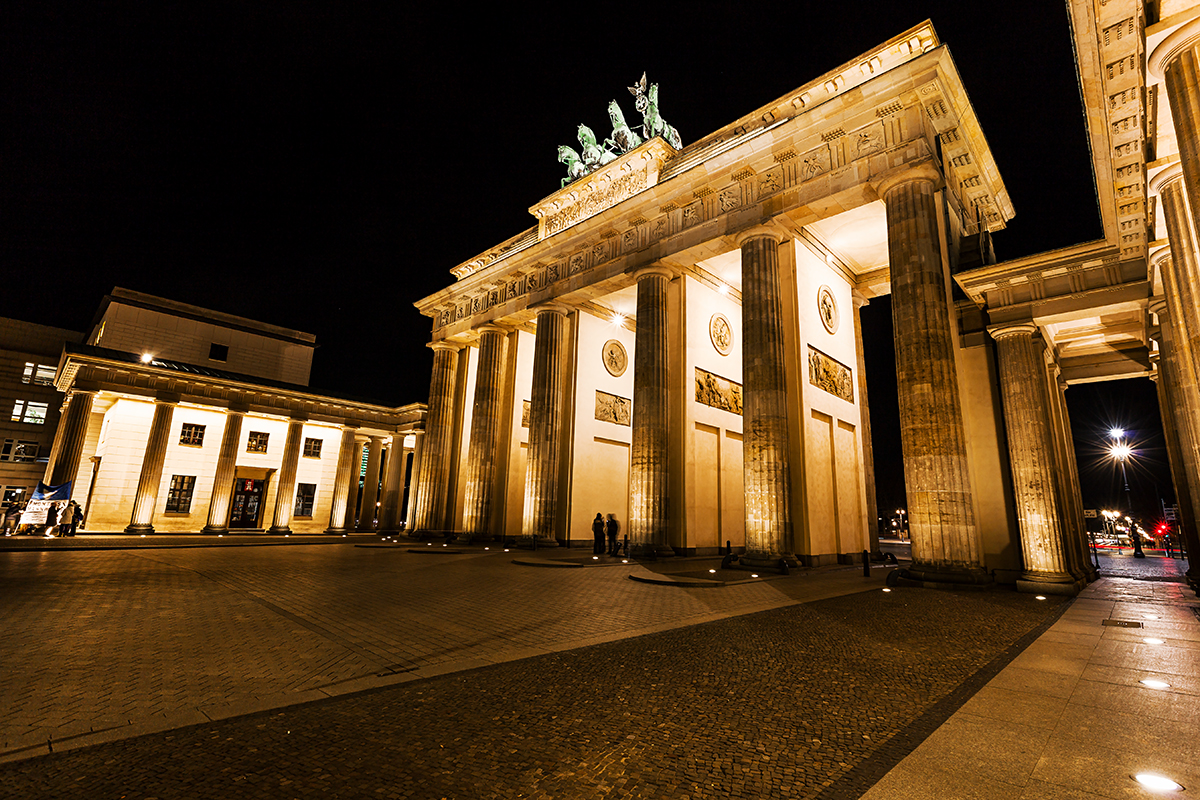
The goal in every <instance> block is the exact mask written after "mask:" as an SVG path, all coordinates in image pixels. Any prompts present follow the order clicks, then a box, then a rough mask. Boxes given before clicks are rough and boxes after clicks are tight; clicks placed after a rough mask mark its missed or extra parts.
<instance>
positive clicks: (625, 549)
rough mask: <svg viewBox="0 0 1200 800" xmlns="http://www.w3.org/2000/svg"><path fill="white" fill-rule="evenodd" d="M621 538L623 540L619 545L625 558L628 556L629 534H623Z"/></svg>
mask: <svg viewBox="0 0 1200 800" xmlns="http://www.w3.org/2000/svg"><path fill="white" fill-rule="evenodd" d="M622 538H624V540H625V541H624V543H623V544H622V545H621V552H622V553H624V554H625V557H626V558H629V534H628V533H627V534H625V536H624V537H622Z"/></svg>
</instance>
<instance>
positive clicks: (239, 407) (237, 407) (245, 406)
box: [225, 402, 250, 415]
mask: <svg viewBox="0 0 1200 800" xmlns="http://www.w3.org/2000/svg"><path fill="white" fill-rule="evenodd" d="M225 413H226V414H243V415H245V414H249V413H250V404H249V403H241V402H238V403H230V404H229V407H228V408H227V409H225Z"/></svg>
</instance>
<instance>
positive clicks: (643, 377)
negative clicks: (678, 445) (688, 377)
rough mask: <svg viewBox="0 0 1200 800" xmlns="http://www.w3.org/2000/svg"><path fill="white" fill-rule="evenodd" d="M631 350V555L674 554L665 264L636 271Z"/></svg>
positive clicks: (655, 555) (637, 556)
mask: <svg viewBox="0 0 1200 800" xmlns="http://www.w3.org/2000/svg"><path fill="white" fill-rule="evenodd" d="M634 277H635V278H636V280H637V329H636V332H635V335H634V336H635V338H634V354H633V431H632V439H633V445H632V447H631V449H630V456H629V550H630V553H629V554H630V555H632V556H634V557H635V558H663V557H666V556H673V555H675V550H674V548H672V547H671V545H670V544H669V543H668V541H669V530H668V523H669V516H670V514H669V508H668V505H667V503H668V496H667V495H668V492H667V488H668V480H669V477H670V476H669V474H668V472H667V462H668V457H669V451H668V441H669V434H668V426H667V422H668V419H667V418H668V400H669V398H668V386H669V385H670V384H669V382H668V370H667V344H668V340H667V284H668V282H670V280H671V272H670V270H668V269H667V268H666V267H650V268H649V269H644V270H641V271H639V272H638V273H637V274H636V275H635V276H634Z"/></svg>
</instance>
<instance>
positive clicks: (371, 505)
mask: <svg viewBox="0 0 1200 800" xmlns="http://www.w3.org/2000/svg"><path fill="white" fill-rule="evenodd" d="M367 448H368V450H367V474H366V475H365V476H364V477H363V497H362V508H361V509H360V510H359V512H358V530H359V532H360V533H370V532H371V531H373V530H375V510H376V508H377V506H376V503H378V502H379V471H380V467H381V465H380V459H382V458H383V439H382V438H380V437H379V436H372V437H371V441H370V444H368V445H367Z"/></svg>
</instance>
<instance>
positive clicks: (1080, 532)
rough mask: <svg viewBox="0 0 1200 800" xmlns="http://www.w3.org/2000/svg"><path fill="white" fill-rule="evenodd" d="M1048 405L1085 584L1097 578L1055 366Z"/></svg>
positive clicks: (1059, 375)
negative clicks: (1058, 441)
mask: <svg viewBox="0 0 1200 800" xmlns="http://www.w3.org/2000/svg"><path fill="white" fill-rule="evenodd" d="M1049 388H1050V396H1051V402H1052V403H1053V404H1055V408H1056V409H1057V415H1058V417H1057V421H1056V423H1055V424H1056V425H1057V426H1058V432H1059V437H1060V439H1061V441H1062V445H1061V446H1062V451H1063V459H1062V463H1061V470H1060V471H1061V472H1062V481H1061V483H1062V487H1063V496H1064V502H1065V503H1066V504H1068V508H1067V513H1068V514H1069V515H1070V518H1071V519H1073V520H1074V530H1073V533H1072V539H1073V541H1074V548H1075V551H1076V552H1077V553H1078V557H1077V559H1078V560H1079V562H1080V563H1081V565H1082V571H1081V573H1080V574H1081V575H1082V577H1083V579H1084V580H1085V581H1087V582H1089V583H1090V582H1092V581H1094V580H1096V579H1098V578H1099V577H1100V573H1099V572H1097V571H1096V565H1095V564H1094V563H1093V562H1092V555H1091V548H1090V547H1089V539H1088V533H1087V520H1085V519H1084V518H1083V492H1082V491H1081V490H1080V488H1079V466H1078V464H1077V463H1076V461H1075V434H1074V433H1073V432H1072V430H1071V413H1070V411H1069V409H1068V408H1067V382H1066V381H1065V380H1063V377H1062V370H1061V369H1060V368H1059V366H1058V364H1055V365H1054V369H1053V371H1052V372H1051V376H1050V387H1049Z"/></svg>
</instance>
